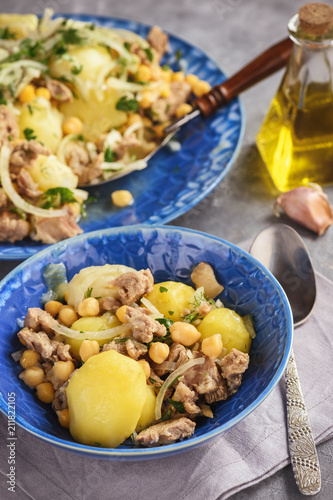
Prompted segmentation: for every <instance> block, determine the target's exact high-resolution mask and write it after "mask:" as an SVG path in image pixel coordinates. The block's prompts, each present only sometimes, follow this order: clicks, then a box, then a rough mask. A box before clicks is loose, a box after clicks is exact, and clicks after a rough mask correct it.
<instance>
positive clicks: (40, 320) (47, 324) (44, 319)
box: [24, 307, 54, 335]
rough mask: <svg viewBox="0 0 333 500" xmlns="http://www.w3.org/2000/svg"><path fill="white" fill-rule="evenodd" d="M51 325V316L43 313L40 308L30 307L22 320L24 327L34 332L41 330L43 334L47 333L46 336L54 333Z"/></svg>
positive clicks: (52, 320)
mask: <svg viewBox="0 0 333 500" xmlns="http://www.w3.org/2000/svg"><path fill="white" fill-rule="evenodd" d="M53 323H54V319H53V317H52V316H51V314H49V313H48V312H46V311H44V310H43V309H41V308H40V307H30V309H29V310H28V312H27V315H26V317H25V319H24V326H25V327H27V328H30V329H31V330H34V331H35V332H39V331H40V330H43V332H45V333H47V334H48V335H50V334H51V335H53V333H54V331H53V329H52V324H53Z"/></svg>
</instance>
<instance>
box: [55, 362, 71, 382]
mask: <svg viewBox="0 0 333 500" xmlns="http://www.w3.org/2000/svg"><path fill="white" fill-rule="evenodd" d="M74 370H75V366H74V364H73V362H72V361H57V362H56V363H54V366H53V368H52V373H53V375H54V376H55V377H56V378H57V379H59V380H62V381H63V382H66V380H68V379H69V376H70V374H71V373H72V372H73V371H74Z"/></svg>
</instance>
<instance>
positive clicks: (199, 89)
mask: <svg viewBox="0 0 333 500" xmlns="http://www.w3.org/2000/svg"><path fill="white" fill-rule="evenodd" d="M210 89H211V86H210V85H209V83H208V82H205V81H204V80H199V81H198V82H197V83H195V84H194V85H193V87H192V91H193V94H194V95H196V96H197V97H201V96H203V95H204V94H207V92H209V91H210Z"/></svg>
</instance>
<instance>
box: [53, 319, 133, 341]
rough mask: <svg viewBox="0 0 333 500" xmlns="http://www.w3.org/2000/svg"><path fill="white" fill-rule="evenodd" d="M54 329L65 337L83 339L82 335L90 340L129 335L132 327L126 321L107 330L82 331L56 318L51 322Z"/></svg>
mask: <svg viewBox="0 0 333 500" xmlns="http://www.w3.org/2000/svg"><path fill="white" fill-rule="evenodd" d="M50 326H51V328H52V330H54V331H55V332H56V333H58V334H59V335H64V336H65V337H69V338H71V339H77V340H82V337H84V338H87V339H89V340H98V339H113V338H115V337H119V336H120V335H124V334H125V335H127V334H129V333H131V331H132V330H131V327H130V326H129V325H128V324H126V323H124V324H122V325H119V326H114V327H113V328H107V329H106V330H99V331H98V332H83V333H82V332H80V331H78V330H72V329H71V328H67V326H64V325H61V324H60V323H58V322H57V321H56V320H53V321H52V322H51V323H50Z"/></svg>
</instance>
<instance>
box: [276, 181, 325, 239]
mask: <svg viewBox="0 0 333 500" xmlns="http://www.w3.org/2000/svg"><path fill="white" fill-rule="evenodd" d="M277 207H280V208H281V209H282V210H283V212H285V213H286V214H287V215H288V217H290V218H291V219H293V220H294V221H295V222H298V223H299V224H301V225H302V226H304V227H306V228H308V229H310V230H311V231H314V232H315V233H317V234H318V235H319V236H321V235H322V234H324V232H325V231H326V229H327V228H328V227H329V226H331V225H332V224H333V212H332V207H331V206H330V203H329V201H328V198H327V195H326V194H325V193H324V192H323V190H322V189H321V187H320V186H318V185H310V186H301V187H298V188H295V189H291V190H290V191H288V192H287V193H283V194H281V195H280V196H279V197H278V199H277V200H276V202H275V205H274V212H275V215H277V216H278V217H279V216H280V214H279V213H278V212H277Z"/></svg>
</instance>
